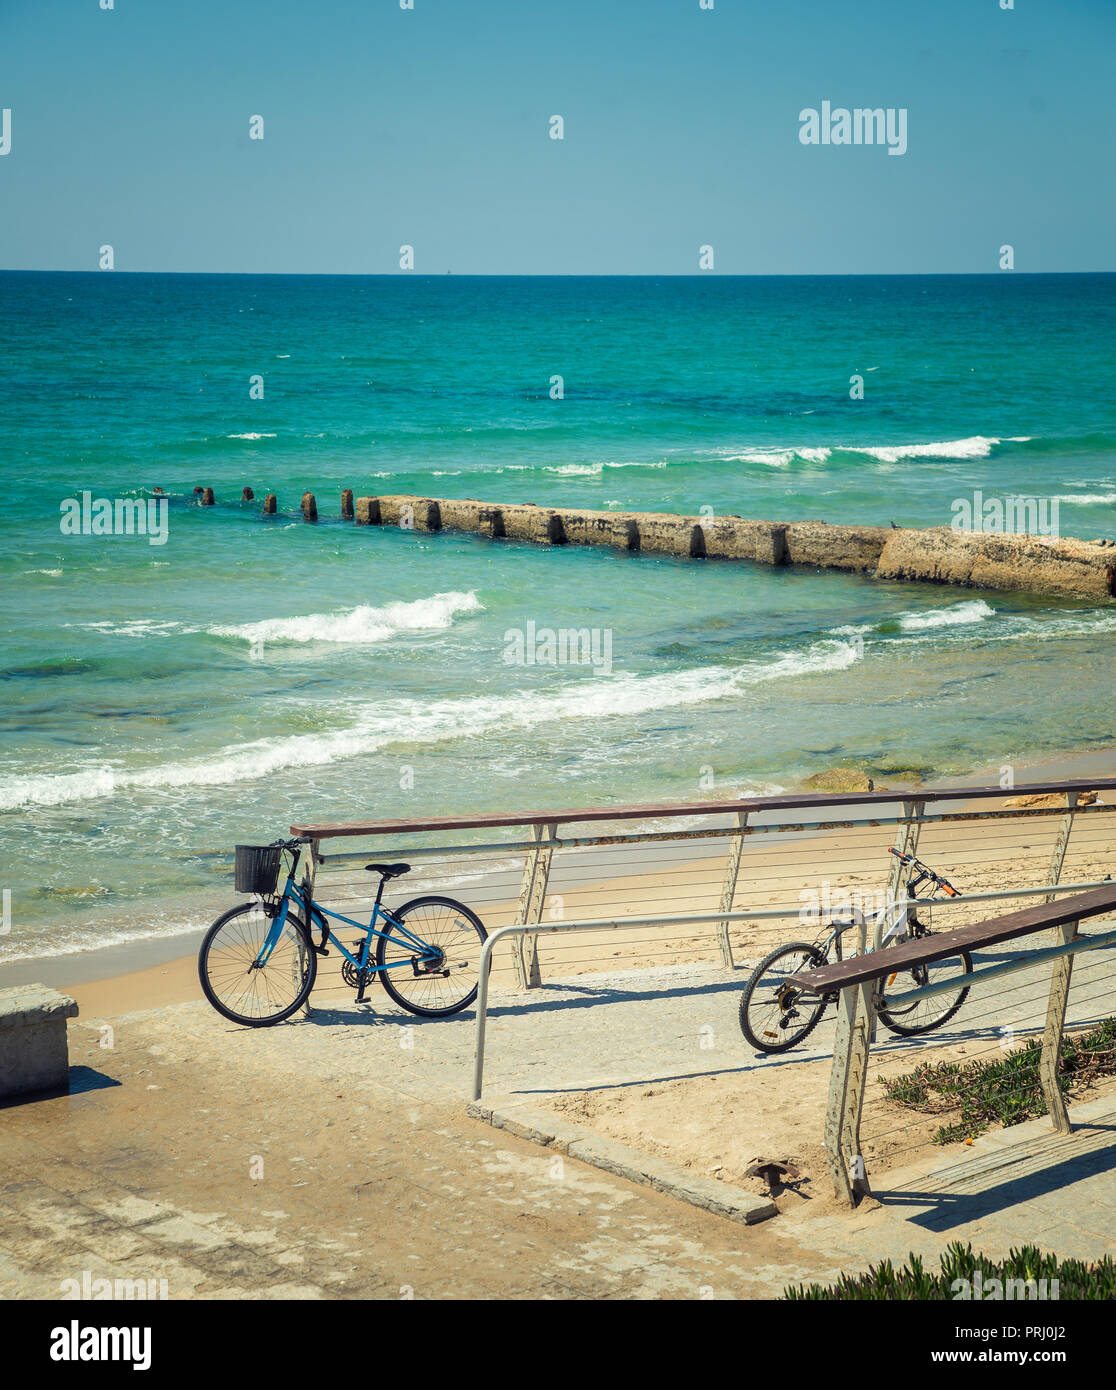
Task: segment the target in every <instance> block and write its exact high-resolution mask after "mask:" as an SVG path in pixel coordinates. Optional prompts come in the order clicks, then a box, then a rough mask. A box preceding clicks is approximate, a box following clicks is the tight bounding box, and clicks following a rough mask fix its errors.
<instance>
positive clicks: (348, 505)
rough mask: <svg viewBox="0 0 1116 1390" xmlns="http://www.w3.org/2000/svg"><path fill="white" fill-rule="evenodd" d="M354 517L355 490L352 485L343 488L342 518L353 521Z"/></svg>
mask: <svg viewBox="0 0 1116 1390" xmlns="http://www.w3.org/2000/svg"><path fill="white" fill-rule="evenodd" d="M352 519H353V490H352V488H351V487H344V488H342V489H341V520H342V521H352Z"/></svg>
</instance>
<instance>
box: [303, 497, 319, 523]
mask: <svg viewBox="0 0 1116 1390" xmlns="http://www.w3.org/2000/svg"><path fill="white" fill-rule="evenodd" d="M302 515H303V518H304V519H305V520H306V521H317V519H318V504H317V502H316V501H315V500H314V494H313V493H312V492H304V493H303V494H302Z"/></svg>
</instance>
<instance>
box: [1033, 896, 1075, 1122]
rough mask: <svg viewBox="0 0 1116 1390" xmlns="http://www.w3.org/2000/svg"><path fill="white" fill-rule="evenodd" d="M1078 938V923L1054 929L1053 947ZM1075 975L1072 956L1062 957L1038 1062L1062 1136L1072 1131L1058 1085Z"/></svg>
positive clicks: (1048, 1104) (1052, 977)
mask: <svg viewBox="0 0 1116 1390" xmlns="http://www.w3.org/2000/svg"><path fill="white" fill-rule="evenodd" d="M1076 935H1077V923H1076V922H1067V923H1066V924H1065V925H1064V926H1061V927H1055V928H1054V944H1055V945H1058V946H1068V945H1069V943H1070V942H1071V941H1072V940H1073V939H1074V937H1075V936H1076ZM1072 971H1073V956H1061V957H1060V958H1059V959H1057V960H1055V962H1054V964H1053V965H1052V966H1051V969H1050V998H1049V1001H1048V1002H1047V1005H1046V1031H1045V1032H1044V1033H1043V1035H1042V1059H1041V1061H1040V1062H1039V1080H1040V1082H1041V1083H1042V1094H1043V1095H1044V1096H1045V1098H1046V1107H1047V1109H1048V1110H1049V1111H1050V1120H1051V1123H1052V1124H1053V1126H1054V1128H1055V1129H1056V1130H1057V1131H1058V1132H1059V1134H1069V1133H1070V1131H1071V1130H1072V1129H1073V1126H1072V1125H1071V1124H1070V1118H1069V1112H1068V1111H1067V1110H1066V1098H1065V1096H1064V1095H1063V1094H1062V1088H1061V1087H1060V1086H1059V1085H1058V1061H1059V1058H1060V1056H1061V1050H1062V1029H1063V1026H1064V1024H1065V1021H1066V1004H1067V1002H1068V1000H1069V987H1070V975H1071V973H1072Z"/></svg>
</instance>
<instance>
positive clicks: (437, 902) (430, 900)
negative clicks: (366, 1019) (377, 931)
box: [376, 895, 488, 1018]
mask: <svg viewBox="0 0 1116 1390" xmlns="http://www.w3.org/2000/svg"><path fill="white" fill-rule="evenodd" d="M430 907H443V908H448V909H449V910H450V914H451V915H452V916H453V917H454V918H456V919H461V918H464V920H465V922H467V923H468V928H465V929H464V930H462V931H460V932H459V935H460V942H458V941H457V940H456V939H453V940H451V939H448V938H447V939H445V941H444V948H445V949H448V950H450V951H452V952H454V954H456V952H457V951H459V950H464V949H468V950H471V949H472V943H473V940H474V939H475V940H476V956H475V960H476V965H477V970H476V981H475V982H474V984H473V986H472V988H471V989H470V990H469V991H468V993H467V994H464V995H463V996H462V997H461V998H460V999H455V1000H453V1001H452V1002H449V1003H446V1004H443V1005H441V1006H438V1007H433V1006H432V1005H431V1004H430V1003H429V1002H426V1001H428V1000H429V998H430V991H431V990H432V989H433V988H434V981H435V980H436V979H440V978H443V977H442V976H440V975H439V974H437V972H431V973H430V975H429V976H428V978H427V982H426V983H427V988H426V992H425V995H424V1002H420V1001H419V1000H416V999H412V998H409V997H408V996H407V995H406V993H405V992H404V991H403V990H402V979H408V980H411V979H413V980H420V979H421V975H420V974H414V975H411V976H405V975H404V976H401V979H400V984H399V985H397V984H396V982H395V980H393V979H392V970H391V969H390V968H389V962H388V952H389V950H391V949H392V948H393V947H394V948H395V949H396V950H397V952H399V955H398V960H399V961H400V962H402V961H404V960H413V958H414V950H413V948H412V947H411V946H410V945H409V944H408V943H406V941H405V940H404V938H403V937H402V935H401V933H400V932H399V931H397V930H396V923H400V924H402V925H403V926H406V925H407V921H406V919H407V916H408V914H415V913H417V911H418V909H420V908H430ZM391 916H392V918H393V919H394V920H393V921H391V922H389V923H388V924H387V926H386V927H385V928H384V931H383V935H382V936H381V937H380V938H379V940H378V941H377V943H376V966H377V971H376V973H377V974H378V975H379V977H380V980H381V982H382V983H383V986H384V989H385V990H387V993H388V996H389V997H390V998H391V999H394V1000H395V1002H396V1003H397V1004H398V1005H399V1006H400V1008H402V1009H406V1010H407V1012H408V1013H411V1014H417V1015H418V1016H419V1017H421V1018H447V1017H448V1016H449V1015H450V1014H456V1013H459V1012H460V1011H461V1010H462V1009H464V1008H467V1007H468V1006H469V1005H470V1004H471V1003H472V1002H473V1000H474V999H475V998H476V997H477V985H478V983H479V980H480V951H481V947H482V946H483V945H484V943H485V942H486V941H487V940H488V933H487V932H486V931H485V929H484V923H483V922H482V921H481V919H480V918H479V917H478V916H477V914H476V913H475V912H474V911H473V910H472V909H471V908H468V907H466V906H465V904H464V903H459V902H458V901H457V900H456V899H455V898H442V897H438V896H436V895H435V896H429V897H422V898H412V899H411V901H410V902H408V903H404V904H403V906H402V907H400V908H397V909H395V910H394V911H392V913H391ZM469 928H471V930H469ZM412 930H413V931H414V934H415V935H416V936H418V937H419V938H420V939H422V940H426V936H427V934H428V933H429V932H430V927H429V924H428V925H427V926H426V927H425V928H424V927H423V926H420V925H419V924H418V923H417V922H416V923H415V925H414V926H413V928H412ZM430 944H432V945H434V946H438V944H439V943H438V942H431V943H430ZM465 964H466V965H467V964H468V962H466V963H465ZM416 988H418V986H416Z"/></svg>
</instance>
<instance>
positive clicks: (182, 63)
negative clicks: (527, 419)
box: [0, 0, 1116, 275]
mask: <svg viewBox="0 0 1116 1390" xmlns="http://www.w3.org/2000/svg"><path fill="white" fill-rule="evenodd" d="M405 2H406V0H405ZM1006 2H1007V0H934V3H928V2H927V0H852V2H851V3H847V4H842V3H840V2H839V0H777V3H774V4H772V3H760V0H713V8H712V9H709V8H704V9H703V8H702V7H701V3H700V0H413V6H414V7H413V9H403V8H401V5H400V0H111V3H112V4H113V5H114V8H112V9H108V10H105V9H102V8H100V6H101V5H102V4H108V3H110V0H49V3H44V0H0V110H2V109H4V108H7V110H9V111H10V113H11V114H10V118H9V126H8V129H9V132H10V149H9V151H8V153H7V154H5V155H0V268H5V269H57V270H95V269H97V268H98V260H99V253H100V248H101V247H102V246H103V245H110V246H111V247H112V248H113V256H114V266H115V268H116V269H117V270H133V271H179V272H183V271H195V272H196V271H209V272H213V271H216V272H273V273H335V274H338V273H344V274H385V273H405V272H403V271H401V269H400V247H401V246H403V245H410V246H413V248H414V270H415V272H417V273H420V274H421V273H427V274H443V273H445V272H446V271H453V272H454V273H455V274H514V275H565V274H648V275H666V274H676V275H689V274H696V273H698V272H699V270H701V269H702V267H701V264H700V262H699V256H700V254H701V251H700V248H702V247H703V246H711V247H712V248H713V256H712V270H711V271H706V272H705V273H714V274H728V275H753V274H764V275H769V274H864V273H931V272H965V273H968V272H982V271H996V270H997V269H998V268H999V265H1000V255H1001V253H1000V248H1001V247H1002V246H1005V245H1008V246H1011V247H1012V248H1013V256H1014V268H1015V270H1016V271H1019V272H1026V271H1041V272H1050V271H1096V270H1107V271H1111V270H1113V269H1116V249H1114V248H1116V237H1114V236H1113V234H1112V228H1113V226H1114V225H1116V179H1114V178H1113V148H1114V141H1113V129H1114V122H1113V85H1112V72H1113V70H1114V59H1116V3H1113V0H1014V7H1013V8H1010V9H1006V10H1005V9H1003V8H1001V6H1002V4H1003V3H1006ZM705 3H706V4H707V5H708V3H709V0H705ZM823 101H828V102H830V103H831V106H832V107H834V108H836V107H841V106H844V107H848V108H853V107H872V108H877V107H880V108H885V109H886V108H894V109H895V110H896V111H897V112H898V111H899V110H905V111H906V113H907V115H906V121H907V150H906V153H904V154H902V155H890V154H889V153H888V150H887V147H886V146H880V145H867V144H864V145H859V146H849V145H836V144H829V145H805V144H803V143H802V142H801V141H800V139H799V132H800V129H801V127H800V120H799V117H800V112H802V111H803V110H805V109H807V108H813V109H815V110H818V111H820V110H821V105H822V102H823ZM556 115H557V116H561V117H562V119H563V122H564V137H565V138H564V139H562V140H555V139H552V138H550V129H551V118H552V117H553V116H556ZM253 116H262V118H263V132H264V138H263V139H262V140H252V139H250V138H249V122H250V119H251V118H252V117H253ZM2 144H3V142H2V140H0V147H2ZM707 263H708V256H707Z"/></svg>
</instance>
